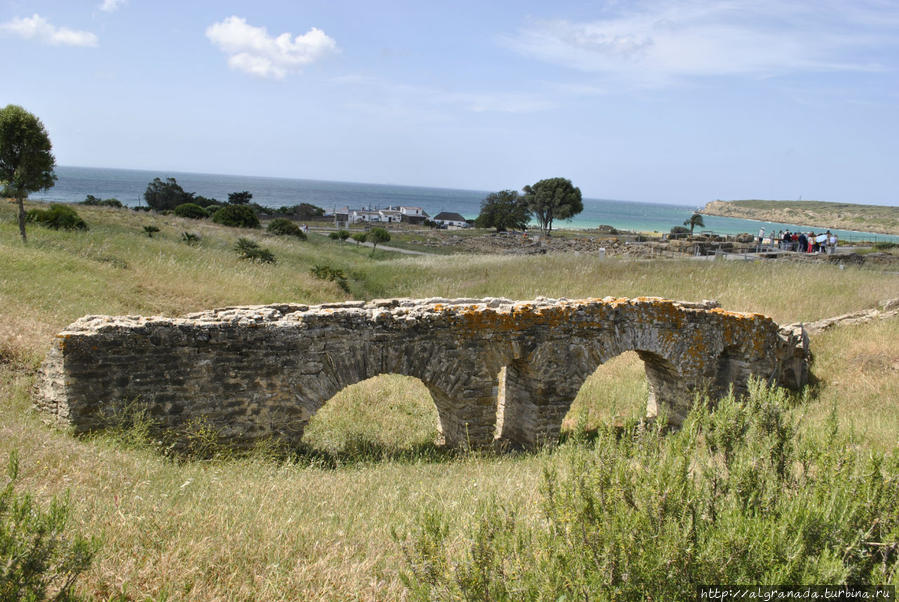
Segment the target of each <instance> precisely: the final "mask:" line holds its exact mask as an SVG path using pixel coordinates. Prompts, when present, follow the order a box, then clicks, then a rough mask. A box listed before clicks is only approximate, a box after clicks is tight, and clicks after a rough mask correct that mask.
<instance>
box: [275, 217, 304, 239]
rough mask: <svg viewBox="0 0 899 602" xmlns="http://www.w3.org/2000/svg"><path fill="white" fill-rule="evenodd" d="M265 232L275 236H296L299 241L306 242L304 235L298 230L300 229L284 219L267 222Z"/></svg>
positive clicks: (279, 218)
mask: <svg viewBox="0 0 899 602" xmlns="http://www.w3.org/2000/svg"><path fill="white" fill-rule="evenodd" d="M266 230H267V231H268V232H270V233H272V234H275V235H277V236H296V237H297V238H299V239H300V240H306V234H305V233H304V232H303V231H302V230H300V227H299V226H298V225H296V224H295V223H293V222H292V221H290V220H289V219H287V218H286V217H278V218H275V219H273V220H272V221H271V222H269V225H268V228H266Z"/></svg>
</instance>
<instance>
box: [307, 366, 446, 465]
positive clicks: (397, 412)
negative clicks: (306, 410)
mask: <svg viewBox="0 0 899 602" xmlns="http://www.w3.org/2000/svg"><path fill="white" fill-rule="evenodd" d="M438 435H439V417H438V415H437V408H436V406H435V405H434V400H433V398H432V397H431V393H430V391H428V388H427V387H426V386H425V385H424V383H422V382H421V381H420V380H419V379H417V378H414V377H411V376H402V375H399V374H381V375H379V376H375V377H374V378H369V379H368V380H364V381H361V382H358V383H356V384H354V385H350V386H348V387H346V388H344V389H343V390H341V391H340V392H339V393H337V394H336V395H335V396H334V397H332V398H331V399H329V400H328V401H327V402H325V404H324V406H322V407H321V409H319V411H318V412H316V413H315V415H314V416H312V419H311V420H310V421H309V423H308V424H307V425H306V429H305V431H304V433H303V444H304V447H306V448H307V449H309V450H312V451H313V452H319V453H324V454H326V455H329V456H338V457H341V456H342V457H347V458H364V459H376V458H388V457H392V456H398V455H402V454H404V453H410V452H415V451H422V450H429V449H433V448H434V447H436V446H437V443H438V441H437V440H438Z"/></svg>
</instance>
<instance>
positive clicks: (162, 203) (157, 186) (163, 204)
mask: <svg viewBox="0 0 899 602" xmlns="http://www.w3.org/2000/svg"><path fill="white" fill-rule="evenodd" d="M144 200H145V201H147V205H148V206H149V207H150V209H154V210H156V211H165V210H167V209H169V210H170V209H174V208H175V207H177V206H178V205H183V204H184V203H190V202H192V201H193V200H194V194H193V193H192V192H184V189H183V188H181V186H179V185H178V182H177V181H176V180H175V178H166V179H165V181H163V180H160V179H159V178H153V181H152V182H150V183H149V184H147V190H146V191H145V192H144Z"/></svg>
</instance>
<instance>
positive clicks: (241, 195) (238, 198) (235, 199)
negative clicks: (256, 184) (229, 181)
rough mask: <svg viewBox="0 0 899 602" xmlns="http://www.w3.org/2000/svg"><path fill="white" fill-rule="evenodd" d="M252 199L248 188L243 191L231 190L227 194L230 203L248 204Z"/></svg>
mask: <svg viewBox="0 0 899 602" xmlns="http://www.w3.org/2000/svg"><path fill="white" fill-rule="evenodd" d="M251 200H253V195H252V194H251V193H250V191H249V190H244V191H243V192H231V193H229V194H228V202H229V203H231V204H232V205H248V204H249V203H250V201H251Z"/></svg>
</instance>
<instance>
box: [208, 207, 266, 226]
mask: <svg viewBox="0 0 899 602" xmlns="http://www.w3.org/2000/svg"><path fill="white" fill-rule="evenodd" d="M212 221H214V222H215V223H217V224H221V225H223V226H231V227H232V228H258V227H259V218H258V217H256V213H255V212H254V211H253V210H252V209H251V208H249V207H247V206H246V205H225V206H224V207H221V208H220V209H218V210H216V212H215V213H213V214H212Z"/></svg>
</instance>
